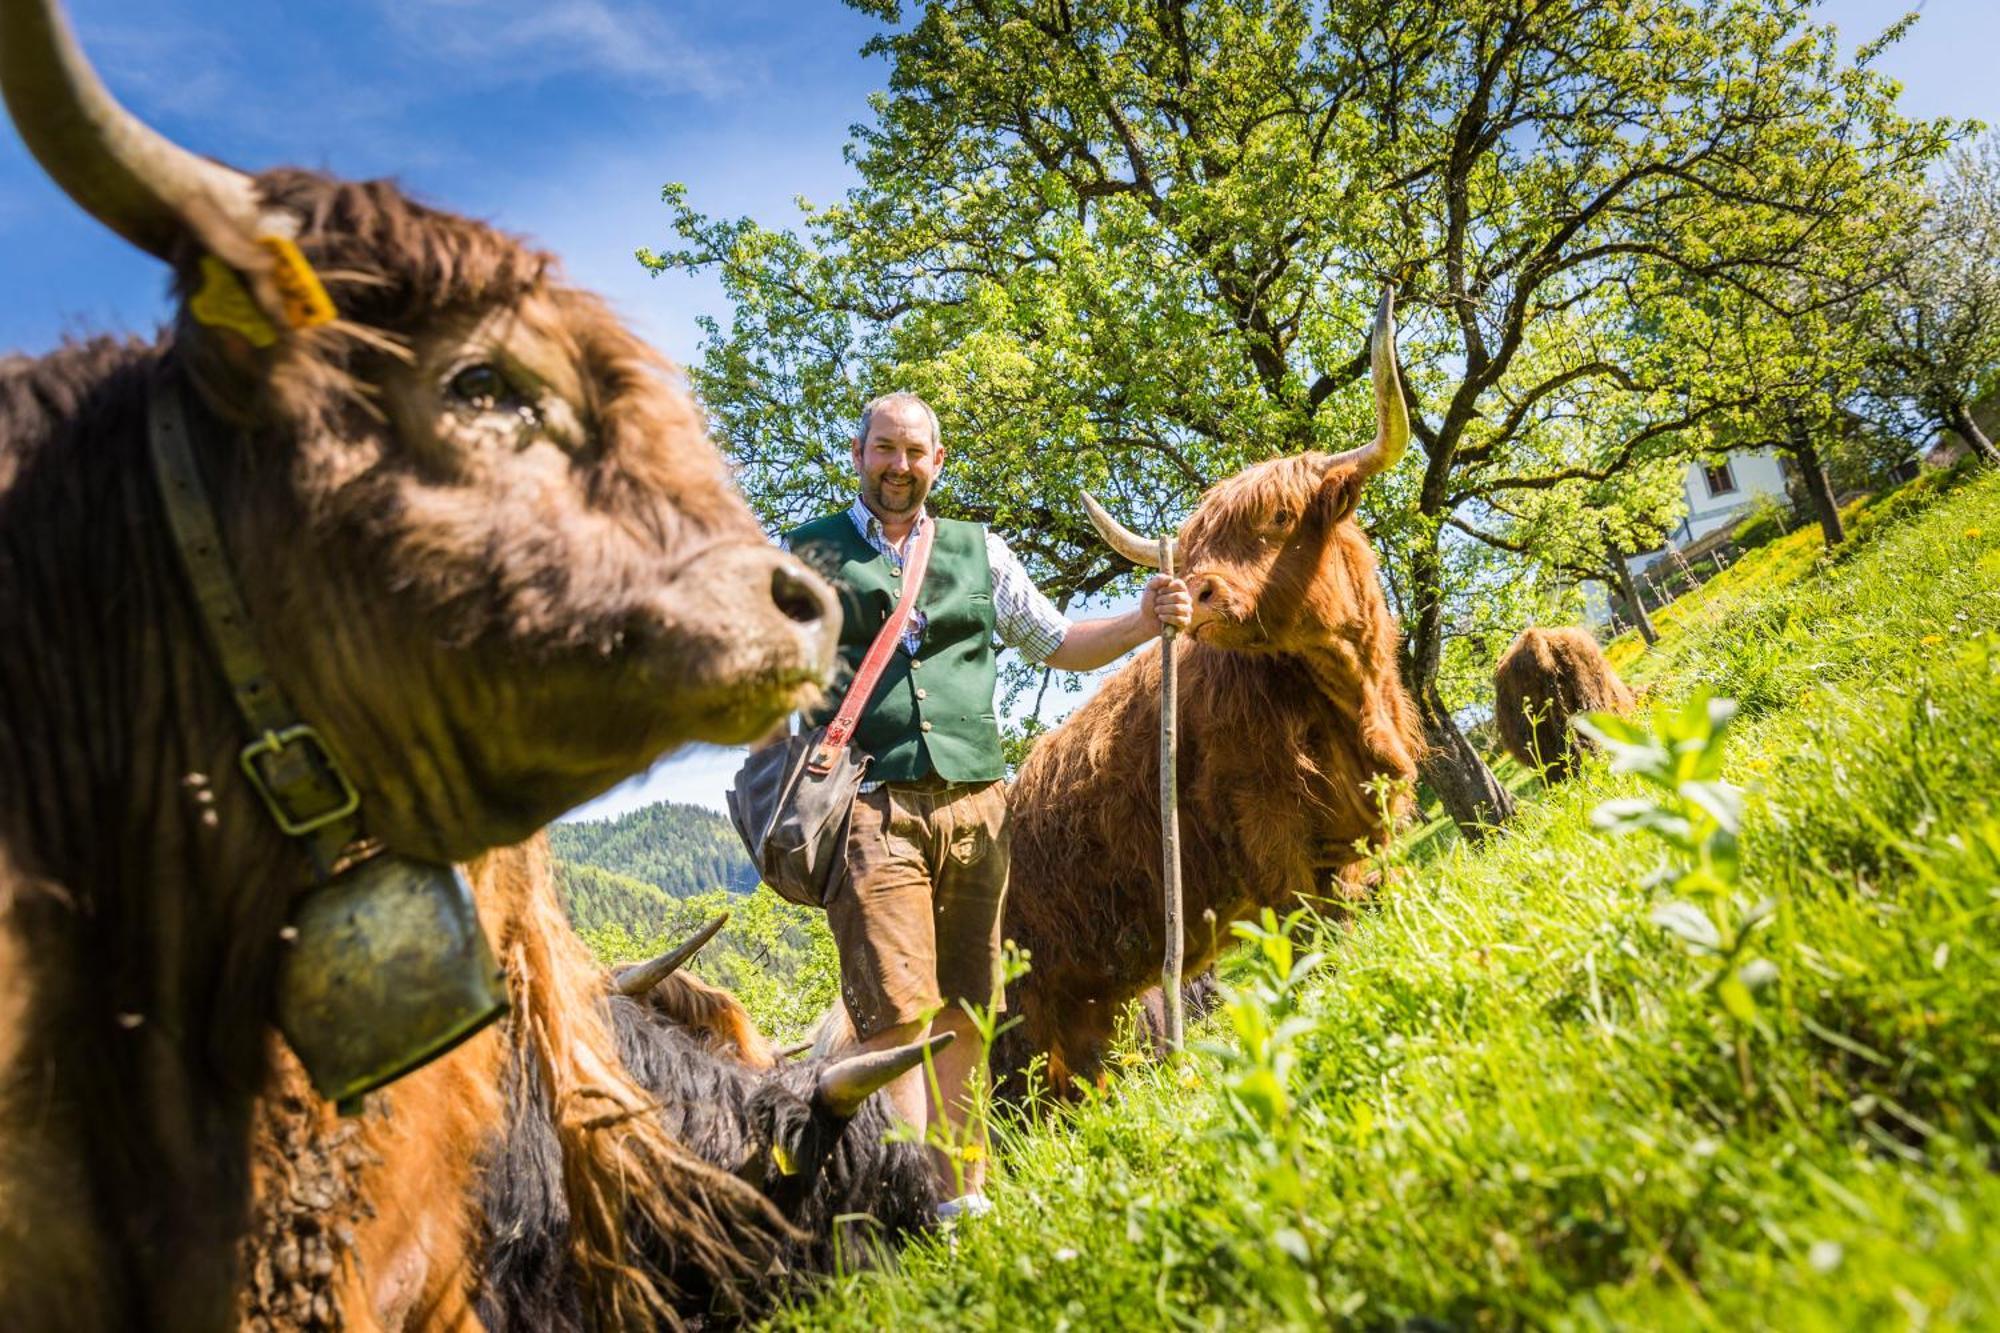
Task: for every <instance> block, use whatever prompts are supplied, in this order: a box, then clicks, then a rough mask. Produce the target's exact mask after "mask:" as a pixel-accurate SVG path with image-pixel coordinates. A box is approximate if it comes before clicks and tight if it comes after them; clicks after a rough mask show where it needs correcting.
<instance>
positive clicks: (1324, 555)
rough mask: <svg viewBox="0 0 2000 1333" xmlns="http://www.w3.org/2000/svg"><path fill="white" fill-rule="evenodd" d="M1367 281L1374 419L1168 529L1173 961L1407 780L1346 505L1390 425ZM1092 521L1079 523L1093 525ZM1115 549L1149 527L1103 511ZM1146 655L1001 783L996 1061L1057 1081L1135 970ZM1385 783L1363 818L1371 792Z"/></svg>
mask: <svg viewBox="0 0 2000 1333" xmlns="http://www.w3.org/2000/svg"><path fill="white" fill-rule="evenodd" d="M1394 337H1395V330H1394V323H1393V316H1392V314H1391V310H1390V305H1389V299H1388V297H1387V296H1385V297H1384V298H1383V305H1382V309H1381V311H1380V312H1379V313H1378V315H1377V319H1376V327H1375V332H1374V338H1373V346H1374V350H1373V366H1374V389H1375V403H1376V412H1377V418H1378V428H1379V429H1378V434H1377V437H1376V439H1375V441H1374V442H1373V443H1371V444H1369V445H1367V446H1365V447H1363V448H1361V449H1357V450H1353V451H1351V452H1349V453H1346V454H1341V455H1331V456H1330V455H1327V454H1320V453H1308V454H1303V455H1299V456H1297V457H1291V458H1278V459H1273V460H1271V461H1270V462H1266V463H1259V464H1256V465H1254V466H1252V467H1250V468H1247V469H1245V470H1244V471H1243V472H1241V473H1239V474H1237V475H1236V476H1234V477H1231V478H1230V479H1229V480H1228V481H1225V482H1222V483H1221V484H1220V485H1218V486H1216V487H1215V488H1214V489H1213V490H1211V491H1210V492H1209V493H1208V494H1207V495H1205V496H1204V497H1203V498H1202V501H1201V504H1200V505H1199V506H1198V507H1197V508H1196V510H1195V512H1194V514H1193V515H1192V516H1191V517H1190V518H1189V519H1188V521H1187V523H1186V524H1185V525H1184V526H1183V528H1182V529H1181V534H1180V545H1181V550H1182V552H1183V555H1184V565H1183V567H1184V569H1185V570H1186V575H1185V577H1186V578H1187V581H1188V584H1189V586H1190V588H1191V589H1192V590H1193V592H1194V596H1195V615H1194V623H1193V626H1192V629H1191V631H1190V633H1188V634H1187V635H1185V636H1183V637H1182V638H1181V639H1180V640H1179V641H1178V643H1176V644H1175V646H1174V651H1175V652H1176V654H1177V662H1178V668H1179V673H1180V687H1179V688H1180V710H1179V719H1178V722H1179V729H1180V758H1179V771H1180V801H1181V836H1182V866H1183V877H1184V891H1185V900H1186V916H1185V920H1186V922H1187V928H1186V941H1185V947H1186V967H1187V970H1188V973H1189V974H1190V975H1192V974H1194V973H1198V972H1199V971H1201V969H1203V968H1204V967H1206V966H1207V965H1208V964H1209V962H1210V961H1211V960H1212V959H1213V958H1214V957H1215V955H1216V952H1217V950H1218V948H1219V947H1220V946H1221V945H1222V944H1224V943H1226V942H1227V941H1228V938H1229V936H1228V929H1229V923H1230V922H1232V921H1236V920H1240V919H1243V918H1245V917H1248V916H1251V915H1253V914H1254V913H1255V912H1256V911H1257V909H1258V908H1260V907H1262V906H1265V905H1271V906H1277V907H1279V908H1281V909H1282V908H1283V907H1285V906H1287V905H1289V904H1292V903H1294V902H1296V901H1297V900H1298V899H1301V898H1311V897H1314V896H1326V895H1339V894H1340V892H1341V891H1340V889H1339V887H1338V886H1337V885H1336V883H1335V880H1336V877H1337V876H1338V874H1339V872H1340V871H1341V870H1342V868H1343V867H1346V866H1348V865H1349V864H1350V863H1353V862H1355V861H1357V860H1359V859H1360V858H1361V857H1362V856H1363V852H1362V851H1361V850H1357V848H1366V847H1367V846H1369V845H1380V844H1381V843H1383V842H1384V841H1385V840H1386V839H1387V838H1388V837H1389V835H1390V831H1391V830H1390V824H1392V823H1393V822H1394V820H1395V819H1397V818H1398V817H1400V816H1401V815H1402V814H1403V813H1404V812H1406V811H1407V810H1408V809H1409V807H1410V803H1411V800H1412V796H1411V786H1412V783H1413V780H1414V778H1415V776H1416V760H1417V756H1418V753H1419V750H1420V745H1421V742H1420V739H1419V732H1418V723H1417V716H1416V711H1415V708H1414V706H1413V705H1412V703H1411V702H1410V699H1409V697H1408V695H1407V694H1405V693H1404V690H1403V685H1402V681H1401V679H1400V677H1399V676H1398V674H1397V668H1396V624H1395V621H1394V619H1393V618H1392V617H1391V616H1390V614H1389V610H1388V607H1387V605H1386V603H1385V602H1384V600H1383V596H1382V589H1381V585H1380V583H1379V582H1378V579H1377V575H1376V566H1375V555H1374V552H1373V551H1372V550H1371V549H1370V548H1369V545H1368V539H1367V537H1366V536H1365V535H1364V534H1363V533H1362V531H1361V528H1360V526H1359V525H1358V524H1357V523H1356V522H1355V521H1354V506H1355V502H1356V500H1357V499H1359V497H1360V494H1361V488H1362V487H1363V486H1364V485H1365V484H1366V483H1367V481H1368V478H1369V477H1371V476H1373V475H1374V474H1375V473H1376V472H1379V471H1381V470H1382V469H1383V468H1386V467H1388V466H1390V465H1391V464H1393V463H1394V462H1395V460H1396V459H1397V457H1398V456H1400V454H1401V453H1402V450H1403V447H1404V445H1405V443H1406V442H1407V440H1408V437H1409V420H1408V417H1407V415H1406V413H1405V410H1404V406H1403V400H1402V394H1401V389H1400V387H1399V385H1398V382H1397V374H1396V365H1395V345H1394ZM1105 526H1106V524H1105V523H1100V528H1103V527H1105ZM1106 535H1107V538H1108V539H1110V540H1112V542H1113V544H1114V545H1116V546H1118V548H1119V549H1120V551H1121V553H1122V554H1124V555H1125V556H1126V557H1127V558H1128V559H1131V560H1133V561H1135V562H1139V563H1150V561H1151V559H1152V552H1153V550H1154V545H1153V543H1151V542H1149V541H1146V540H1144V539H1142V538H1139V537H1137V536H1135V535H1133V534H1131V533H1127V532H1123V531H1122V530H1119V529H1116V527H1115V525H1111V530H1110V531H1108V532H1107V534H1106ZM1159 725H1160V658H1159V650H1158V648H1157V647H1154V648H1149V649H1147V650H1145V651H1144V652H1143V653H1142V654H1141V655H1140V656H1139V657H1138V658H1137V660H1135V661H1134V662H1133V663H1132V664H1131V665H1129V666H1127V667H1125V668H1124V669H1123V670H1122V671H1120V672H1119V673H1118V674H1116V675H1115V676H1113V677H1112V678H1111V679H1110V680H1109V681H1107V682H1106V683H1105V685H1104V687H1103V688H1102V689H1101V690H1100V691H1099V692H1098V693H1097V694H1096V696H1095V697H1093V698H1092V699H1091V700H1090V702H1089V703H1087V704H1085V705H1084V706H1083V707H1082V708H1080V709H1078V710H1077V711H1076V713H1075V714H1074V715H1072V716H1071V717H1070V718H1069V719H1068V720H1067V721H1066V722H1064V723H1063V725H1061V726H1060V727H1057V728H1056V729H1055V730H1054V731H1051V732H1050V733H1049V734H1048V735H1046V736H1044V737H1042V738H1041V739H1040V740H1039V741H1037V742H1036V744H1035V748H1034V750H1033V751H1032V752H1031V753H1030V754H1029V756H1028V759H1027V762H1026V763H1025V764H1023V765H1022V767H1021V772H1020V776H1019V777H1018V778H1017V779H1016V780H1015V782H1014V786H1013V788H1012V791H1011V792H1010V795H1009V803H1010V806H1011V809H1012V810H1013V818H1014V826H1013V827H1014V835H1013V836H1014V862H1013V872H1012V880H1011V882H1010V886H1009V889H1008V895H1007V919H1006V927H1005V929H1006V933H1007V935H1008V936H1010V937H1011V938H1013V939H1014V940H1016V941H1018V942H1019V943H1020V944H1021V945H1022V946H1023V947H1025V948H1026V949H1028V951H1029V952H1030V953H1031V955H1032V957H1033V968H1032V970H1031V971H1030V972H1029V973H1028V975H1027V977H1026V978H1024V979H1023V980H1022V981H1021V982H1020V983H1019V984H1018V985H1017V987H1016V990H1015V995H1014V999H1015V1007H1016V1010H1017V1012H1018V1013H1019V1014H1020V1015H1021V1017H1022V1020H1023V1021H1022V1023H1021V1024H1020V1025H1019V1026H1018V1027H1017V1028H1016V1029H1014V1031H1013V1032H1012V1033H1010V1034H1009V1036H1008V1038H1007V1039H1005V1040H1003V1042H1002V1044H1001V1049H1000V1051H998V1052H997V1053H996V1057H995V1061H996V1066H997V1067H998V1068H1000V1069H1002V1070H1007V1071H1018V1070H1019V1069H1020V1068H1021V1067H1022V1066H1023V1065H1024V1064H1025V1062H1026V1060H1027V1059H1028V1058H1029V1057H1030V1056H1032V1055H1034V1054H1038V1053H1046V1054H1047V1055H1048V1057H1049V1074H1050V1077H1051V1080H1052V1082H1054V1083H1055V1085H1056V1086H1058V1087H1062V1086H1064V1085H1065V1084H1066V1083H1067V1081H1068V1080H1069V1079H1070V1078H1071V1077H1072V1076H1076V1075H1085V1074H1088V1073H1090V1072H1092V1071H1093V1070H1095V1069H1096V1067H1097V1065H1098V1062H1099V1060H1100V1058H1101V1055H1102V1048H1103V1045H1104V1042H1105V1040H1106V1038H1107V1037H1108V1036H1109V1035H1110V1033H1111V1031H1112V1028H1113V1026H1114V1024H1115V1022H1116V1017H1117V1014H1118V1013H1119V1011H1120V1010H1121V1009H1122V1008H1123V1007H1124V1005H1125V1004H1126V1002H1127V1001H1129V1000H1131V999H1133V998H1134V997H1135V996H1137V995H1139V994H1140V993H1141V992H1142V991H1144V990H1146V989H1147V988H1148V987H1150V986H1152V985H1155V984H1157V982H1158V979H1159V969H1160V959H1161V956H1162V954H1163V952H1164V939H1165V931H1164V928H1163V921H1162V912H1161V895H1160V807H1159V795H1158V793H1159V772H1160V765H1159ZM1378 783H1381V784H1389V786H1386V787H1383V788H1380V789H1379V790H1381V791H1382V792H1383V795H1382V797H1381V798H1380V799H1382V800H1384V801H1386V802H1387V805H1388V811H1389V816H1390V818H1389V821H1388V822H1385V821H1384V818H1383V814H1382V809H1381V807H1380V806H1379V805H1378V803H1377V802H1378V797H1377V795H1376V794H1375V793H1374V792H1373V791H1371V790H1370V788H1371V787H1373V786H1374V785H1375V784H1378Z"/></svg>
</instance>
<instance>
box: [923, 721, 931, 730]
mask: <svg viewBox="0 0 2000 1333" xmlns="http://www.w3.org/2000/svg"><path fill="white" fill-rule="evenodd" d="M930 729H931V724H930V723H928V722H926V723H924V725H923V727H922V728H921V730H924V731H929V730H930Z"/></svg>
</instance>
